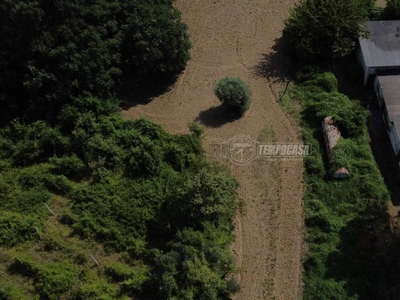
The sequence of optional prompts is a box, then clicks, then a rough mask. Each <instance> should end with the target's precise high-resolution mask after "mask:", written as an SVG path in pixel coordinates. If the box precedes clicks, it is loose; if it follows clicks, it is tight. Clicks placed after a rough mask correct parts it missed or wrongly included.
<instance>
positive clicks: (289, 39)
mask: <svg viewBox="0 0 400 300" xmlns="http://www.w3.org/2000/svg"><path fill="white" fill-rule="evenodd" d="M373 3H374V1H371V0H300V1H299V2H298V3H297V4H296V5H295V7H294V8H293V10H292V11H291V14H290V17H289V18H288V19H287V20H286V21H285V28H284V30H283V38H284V41H285V49H286V51H287V53H288V54H289V55H290V56H291V57H292V58H293V59H294V60H300V61H301V62H303V63H307V62H312V63H327V62H330V61H331V60H332V59H333V58H334V57H337V56H342V55H345V54H348V53H349V52H351V51H353V49H354V47H355V42H356V40H357V39H358V37H359V36H360V35H366V34H367V33H366V32H365V30H364V29H363V27H362V22H363V21H365V20H366V19H367V16H368V13H369V11H370V10H371V9H372V7H373Z"/></svg>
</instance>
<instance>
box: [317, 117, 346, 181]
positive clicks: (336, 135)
mask: <svg viewBox="0 0 400 300" xmlns="http://www.w3.org/2000/svg"><path fill="white" fill-rule="evenodd" d="M322 130H323V132H324V138H325V144H326V152H327V154H328V159H329V163H330V164H333V162H334V158H333V148H334V147H335V146H336V145H337V143H338V142H339V140H340V137H341V134H340V131H339V129H338V127H337V126H336V125H335V122H334V121H333V118H332V117H326V118H325V119H324V120H323V121H322ZM349 177H350V173H349V171H348V170H347V168H346V167H345V166H342V167H340V168H339V169H337V170H336V171H335V172H334V173H333V178H337V179H344V178H349Z"/></svg>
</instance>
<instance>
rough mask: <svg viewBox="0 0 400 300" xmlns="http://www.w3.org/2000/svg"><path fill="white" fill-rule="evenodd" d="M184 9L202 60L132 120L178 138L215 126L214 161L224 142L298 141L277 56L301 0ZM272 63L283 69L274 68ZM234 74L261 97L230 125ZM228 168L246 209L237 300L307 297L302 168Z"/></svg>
mask: <svg viewBox="0 0 400 300" xmlns="http://www.w3.org/2000/svg"><path fill="white" fill-rule="evenodd" d="M175 5H176V6H177V8H178V9H180V11H181V12H182V18H183V20H184V22H186V24H188V26H189V33H190V35H191V40H192V43H193V48H192V51H191V55H192V59H191V61H190V62H189V64H188V66H187V69H186V70H185V71H184V73H183V74H182V75H181V76H180V77H179V79H178V81H177V82H176V84H175V85H174V86H173V87H172V88H171V89H170V90H169V91H167V92H166V93H164V94H163V95H161V96H159V97H156V98H154V99H151V101H149V102H148V101H146V103H143V102H142V103H136V104H133V105H132V107H130V108H129V109H126V110H125V111H124V112H123V116H124V117H125V118H127V119H131V118H137V117H140V116H144V117H147V118H149V119H150V120H152V121H154V122H156V123H159V124H161V125H162V126H163V127H164V129H166V130H168V131H170V132H173V133H184V132H188V129H187V124H188V123H189V122H193V121H196V122H199V123H201V124H203V125H204V126H205V127H206V132H205V140H204V147H205V149H206V150H207V152H208V154H209V156H210V157H211V158H217V157H216V156H215V153H216V151H217V150H218V149H217V148H216V147H215V145H218V144H221V143H223V142H227V141H228V140H230V139H231V138H233V137H234V136H236V135H238V134H243V135H248V136H250V137H251V138H253V139H254V140H259V141H262V142H295V141H298V140H299V136H298V128H297V127H296V125H295V123H294V122H292V121H291V120H290V118H288V116H286V115H285V114H284V113H283V112H282V110H281V108H280V107H279V105H278V103H277V98H278V92H279V90H280V89H281V87H282V85H283V83H282V82H281V80H279V78H274V74H275V75H276V74H279V68H280V61H279V60H280V56H279V55H278V56H271V54H272V53H273V52H274V51H273V47H274V45H275V43H276V39H277V38H279V37H280V36H281V31H282V28H283V20H284V19H285V18H286V17H287V16H288V14H289V7H290V6H292V5H293V0H292V1H289V0H248V1H243V0H176V2H175ZM270 57H274V60H273V62H269V61H267V62H266V61H265V59H266V58H267V60H268V58H270ZM282 63H283V62H282ZM264 67H265V69H264ZM224 76H235V77H241V78H242V79H243V80H244V81H245V82H246V83H247V84H248V85H249V86H250V88H251V90H252V106H251V108H250V110H249V111H248V112H247V113H246V114H245V116H243V117H242V118H241V119H239V120H235V121H229V120H227V119H226V118H224V115H223V111H221V109H220V108H219V105H220V103H219V101H218V100H217V99H216V97H215V96H214V94H213V85H214V84H215V82H216V81H217V80H218V79H220V78H221V77H224ZM225 163H227V164H229V165H230V167H231V170H232V172H233V173H234V174H235V176H236V177H237V179H238V181H239V182H240V185H241V188H240V195H241V197H242V198H243V199H244V200H245V202H246V210H245V214H244V215H243V216H240V217H238V219H237V222H236V223H237V226H236V231H235V235H236V241H235V243H234V245H233V247H232V251H233V253H234V255H235V258H236V261H237V266H238V268H239V273H238V275H237V277H238V280H239V282H240V284H241V287H242V289H241V292H240V293H239V294H237V295H235V297H234V299H236V300H256V299H280V300H283V299H301V294H302V285H301V282H302V281H301V275H302V266H301V254H302V236H303V234H302V231H303V215H302V214H303V207H302V195H303V185H302V172H303V167H302V162H301V161H268V160H261V159H260V160H257V161H254V162H252V163H250V164H248V165H246V166H238V165H235V164H233V163H229V162H225Z"/></svg>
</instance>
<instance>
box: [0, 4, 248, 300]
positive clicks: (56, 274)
mask: <svg viewBox="0 0 400 300" xmlns="http://www.w3.org/2000/svg"><path fill="white" fill-rule="evenodd" d="M0 33H1V36H2V38H1V41H0V43H1V44H0V69H1V70H2V76H1V77H0V106H1V111H0V120H1V128H0V207H1V212H0V262H1V263H0V274H1V276H0V299H18V300H22V299H196V300H197V299H204V300H210V299H221V298H224V297H227V296H228V295H229V294H230V293H233V292H235V291H237V289H238V286H237V284H236V283H235V282H234V281H233V280H229V279H230V276H229V275H230V274H231V273H232V272H233V271H234V264H233V259H232V256H231V253H230V251H229V246H230V244H231V243H232V241H233V235H232V229H233V218H234V217H235V215H236V213H237V212H238V211H239V210H240V207H241V202H240V201H239V199H238V195H237V188H238V183H237V181H236V180H235V179H234V177H233V176H232V175H231V174H230V172H229V171H228V169H226V168H223V167H221V166H219V165H216V164H213V163H210V162H208V161H207V160H206V159H205V155H204V153H203V149H202V145H201V141H202V128H200V127H198V126H197V125H194V124H191V125H189V127H190V132H191V133H190V134H185V135H171V134H169V133H167V132H165V131H164V130H162V129H161V127H160V126H158V125H155V124H153V123H151V122H150V121H147V120H145V119H137V120H133V121H124V120H123V119H122V118H121V116H120V107H119V104H120V102H121V99H122V97H123V96H124V95H125V94H126V93H127V92H129V93H132V92H134V91H137V90H140V89H149V88H159V87H160V86H166V85H168V84H170V83H171V82H173V81H174V79H175V78H176V76H177V75H178V74H179V73H180V72H181V71H182V70H183V69H184V68H185V65H186V63H187V61H188V60H189V58H190V56H189V49H190V41H189V36H188V33H187V28H186V25H185V24H184V23H183V22H182V21H181V18H180V13H179V11H177V10H176V9H175V8H173V7H172V1H169V0H147V1H132V0H129V1H128V0H122V1H120V0H118V1H115V0H87V1H81V0H72V1H71V0H57V1H50V0H40V1H30V0H19V1H17V0H15V1H2V2H1V3H0ZM93 254H94V255H93ZM92 255H93V256H92ZM97 264H99V265H97Z"/></svg>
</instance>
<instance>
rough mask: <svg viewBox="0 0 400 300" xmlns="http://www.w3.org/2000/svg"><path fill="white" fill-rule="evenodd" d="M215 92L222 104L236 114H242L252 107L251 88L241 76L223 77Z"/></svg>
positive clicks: (215, 87)
mask: <svg viewBox="0 0 400 300" xmlns="http://www.w3.org/2000/svg"><path fill="white" fill-rule="evenodd" d="M214 93H215V95H216V96H217V97H218V99H219V100H220V101H221V102H222V105H224V106H225V107H226V108H227V109H228V110H229V111H230V112H232V113H234V114H235V115H238V116H242V115H243V114H244V113H245V111H246V110H248V109H249V107H250V102H251V100H250V96H251V92H250V89H249V87H248V86H247V85H246V84H245V83H244V81H243V80H242V79H240V78H234V77H225V78H222V79H221V80H219V81H218V82H217V83H216V85H215V86H214Z"/></svg>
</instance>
